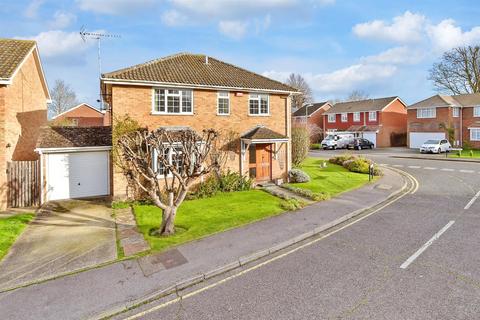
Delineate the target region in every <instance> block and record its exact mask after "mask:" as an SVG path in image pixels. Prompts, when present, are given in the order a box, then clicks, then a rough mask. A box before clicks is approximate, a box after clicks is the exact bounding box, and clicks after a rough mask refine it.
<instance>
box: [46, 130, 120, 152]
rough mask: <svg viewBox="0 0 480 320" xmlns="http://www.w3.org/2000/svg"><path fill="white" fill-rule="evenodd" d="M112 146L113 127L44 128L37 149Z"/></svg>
mask: <svg viewBox="0 0 480 320" xmlns="http://www.w3.org/2000/svg"><path fill="white" fill-rule="evenodd" d="M111 145H112V128H111V127H43V128H41V129H40V135H39V138H38V141H37V148H80V147H103V146H111Z"/></svg>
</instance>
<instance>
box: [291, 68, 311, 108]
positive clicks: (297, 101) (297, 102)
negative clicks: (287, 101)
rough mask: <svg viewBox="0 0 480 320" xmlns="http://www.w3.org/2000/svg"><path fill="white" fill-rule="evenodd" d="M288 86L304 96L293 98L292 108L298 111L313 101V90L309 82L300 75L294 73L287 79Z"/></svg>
mask: <svg viewBox="0 0 480 320" xmlns="http://www.w3.org/2000/svg"><path fill="white" fill-rule="evenodd" d="M287 84H288V85H289V86H291V87H293V88H295V89H297V90H298V91H300V92H301V93H302V94H300V95H295V96H293V97H292V108H293V109H294V110H297V109H299V108H301V107H302V106H303V105H304V104H306V103H311V102H312V101H313V94H312V89H311V88H310V86H309V85H308V83H307V81H306V80H305V79H304V78H303V77H302V76H301V75H299V74H295V73H292V74H290V76H289V77H288V79H287Z"/></svg>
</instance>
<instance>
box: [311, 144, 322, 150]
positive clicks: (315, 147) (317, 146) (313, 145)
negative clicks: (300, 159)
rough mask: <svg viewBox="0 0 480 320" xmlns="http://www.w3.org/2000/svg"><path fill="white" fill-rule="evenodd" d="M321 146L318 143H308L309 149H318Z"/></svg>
mask: <svg viewBox="0 0 480 320" xmlns="http://www.w3.org/2000/svg"><path fill="white" fill-rule="evenodd" d="M321 148H322V146H321V145H320V143H312V144H311V145H310V149H311V150H319V149H321Z"/></svg>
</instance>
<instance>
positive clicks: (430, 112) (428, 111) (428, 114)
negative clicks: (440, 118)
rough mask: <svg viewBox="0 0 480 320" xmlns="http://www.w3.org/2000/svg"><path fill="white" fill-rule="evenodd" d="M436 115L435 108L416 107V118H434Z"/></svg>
mask: <svg viewBox="0 0 480 320" xmlns="http://www.w3.org/2000/svg"><path fill="white" fill-rule="evenodd" d="M436 117H437V110H436V109H435V108H424V109H417V118H418V119H423V118H436Z"/></svg>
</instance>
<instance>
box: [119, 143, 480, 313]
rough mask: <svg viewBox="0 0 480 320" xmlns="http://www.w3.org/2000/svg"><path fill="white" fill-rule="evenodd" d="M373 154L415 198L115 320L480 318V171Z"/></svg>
mask: <svg viewBox="0 0 480 320" xmlns="http://www.w3.org/2000/svg"><path fill="white" fill-rule="evenodd" d="M336 152H339V151H336ZM328 154H330V153H329V152H319V153H315V154H314V155H315V156H322V157H325V156H327V155H328ZM370 156H371V158H372V159H374V160H375V161H376V162H377V163H382V164H385V165H388V166H392V167H396V168H398V169H401V170H404V171H406V172H408V173H410V174H412V175H413V176H414V177H416V179H417V180H418V181H419V188H418V190H417V191H416V192H415V193H414V194H409V195H406V196H405V197H403V198H401V199H400V200H398V201H397V202H395V203H393V204H391V205H389V206H388V207H385V208H383V209H382V210H380V211H378V212H376V213H375V214H373V215H371V216H369V217H367V218H366V219H363V220H361V221H359V222H357V223H355V224H352V225H351V226H349V227H347V228H345V229H343V230H340V231H339V232H336V233H334V234H332V235H330V236H328V237H325V238H324V239H322V240H320V241H317V242H314V243H312V244H310V245H307V246H305V247H303V248H301V249H300V250H296V251H294V252H291V253H289V254H286V255H284V256H282V257H277V258H276V259H275V260H273V261H267V262H266V263H264V264H262V265H259V266H255V267H254V268H252V270H249V271H248V272H244V273H242V274H239V275H234V276H233V277H232V278H231V279H227V280H228V281H227V280H224V281H220V282H218V280H217V282H211V283H207V284H206V285H208V287H207V288H204V289H201V290H199V291H198V292H193V293H192V295H190V296H189V297H188V298H185V299H183V300H182V301H174V302H170V303H165V302H166V301H168V299H166V300H161V301H155V302H153V303H151V304H148V305H144V306H142V307H139V308H137V309H134V310H132V311H130V312H128V313H125V314H122V315H120V316H119V317H118V318H129V317H130V319H134V318H137V319H480V254H479V250H480V232H479V230H480V199H478V195H479V191H480V164H479V163H464V162H447V161H432V160H414V159H399V158H391V157H390V154H389V153H388V152H384V153H382V152H377V153H371V154H370ZM476 195H477V198H476ZM476 199H478V200H476Z"/></svg>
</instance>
